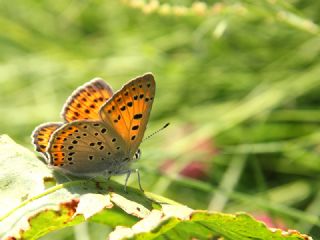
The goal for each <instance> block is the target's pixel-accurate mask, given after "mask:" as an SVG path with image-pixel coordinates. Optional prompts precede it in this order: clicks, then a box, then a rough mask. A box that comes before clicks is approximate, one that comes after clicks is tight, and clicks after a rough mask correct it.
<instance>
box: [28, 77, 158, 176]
mask: <svg viewBox="0 0 320 240" xmlns="http://www.w3.org/2000/svg"><path fill="white" fill-rule="evenodd" d="M154 95H155V81H154V78H153V76H152V74H145V75H143V76H141V77H138V78H135V79H133V80H131V81H129V82H128V83H127V84H125V85H124V86H123V87H122V88H121V89H120V90H119V91H118V92H116V93H115V94H113V93H112V90H111V88H110V87H109V86H108V85H107V84H106V83H104V82H103V81H102V80H101V79H96V80H92V81H91V82H89V83H87V84H85V85H84V86H82V87H80V88H78V89H77V90H76V91H75V92H74V93H73V94H72V95H71V97H69V99H68V100H67V103H66V104H65V106H64V108H63V112H62V117H63V118H64V119H65V122H64V123H47V124H43V125H40V126H39V127H38V128H36V129H35V130H34V132H33V142H34V144H35V145H36V150H37V151H39V152H41V153H43V154H44V155H45V157H46V159H47V161H48V164H49V165H50V166H52V167H53V168H54V169H58V170H61V171H62V172H65V173H68V174H72V175H76V176H85V177H93V176H97V175H104V176H110V175H116V174H122V173H126V172H128V171H130V165H131V163H132V162H133V161H134V160H135V159H137V157H138V156H139V155H140V150H139V149H138V147H139V145H140V143H141V141H142V138H143V135H144V132H145V129H146V125H147V122H148V118H149V115H150V111H151V107H152V102H153V98H154Z"/></svg>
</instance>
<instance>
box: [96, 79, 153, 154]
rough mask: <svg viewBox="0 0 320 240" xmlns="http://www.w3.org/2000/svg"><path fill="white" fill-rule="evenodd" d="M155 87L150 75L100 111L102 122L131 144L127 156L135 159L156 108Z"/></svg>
mask: <svg viewBox="0 0 320 240" xmlns="http://www.w3.org/2000/svg"><path fill="white" fill-rule="evenodd" d="M155 87H156V83H155V81H154V77H153V75H152V74H151V73H147V74H145V75H143V76H141V77H137V78H135V79H133V80H131V81H130V82H128V83H127V84H126V85H124V86H123V87H122V88H121V89H120V90H119V91H118V92H116V93H115V94H114V95H113V96H112V98H111V99H110V100H109V101H108V102H106V103H105V104H104V105H103V106H102V107H101V109H100V117H101V119H102V120H103V122H104V123H105V124H106V125H107V126H109V127H110V129H114V130H115V131H116V132H117V134H119V135H120V136H121V137H122V138H123V140H124V142H125V143H127V144H128V145H127V152H128V153H129V156H131V157H132V156H133V155H134V154H135V153H136V151H137V149H138V147H139V145H140V143H141V141H142V138H143V135H144V132H145V129H146V126H147V123H148V119H149V115H150V111H151V108H152V103H153V98H154V95H155Z"/></svg>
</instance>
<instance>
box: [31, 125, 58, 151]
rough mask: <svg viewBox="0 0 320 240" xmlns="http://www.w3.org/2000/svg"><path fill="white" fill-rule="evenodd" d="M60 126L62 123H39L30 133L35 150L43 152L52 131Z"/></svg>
mask: <svg viewBox="0 0 320 240" xmlns="http://www.w3.org/2000/svg"><path fill="white" fill-rule="evenodd" d="M61 126H62V123H44V124H41V125H39V126H38V127H37V128H36V129H35V130H34V131H33V133H32V140H33V141H32V142H33V143H34V145H35V146H36V150H37V151H38V152H41V153H45V152H46V150H47V146H48V143H49V140H50V137H51V135H52V133H53V132H54V131H55V130H57V129H58V128H59V127H61Z"/></svg>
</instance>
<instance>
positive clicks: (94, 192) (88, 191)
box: [0, 136, 310, 240]
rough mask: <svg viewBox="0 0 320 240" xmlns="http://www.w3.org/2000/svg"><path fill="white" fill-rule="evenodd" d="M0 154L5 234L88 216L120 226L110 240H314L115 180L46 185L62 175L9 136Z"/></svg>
mask: <svg viewBox="0 0 320 240" xmlns="http://www.w3.org/2000/svg"><path fill="white" fill-rule="evenodd" d="M0 156H1V160H2V161H1V165H0V167H1V169H2V172H3V173H4V175H3V177H2V178H0V180H1V181H0V182H1V183H5V184H1V185H0V189H1V198H0V199H1V200H2V202H1V209H0V221H1V227H0V236H1V239H38V238H39V237H41V236H43V235H44V234H48V233H50V232H51V231H54V230H57V229H61V228H65V227H68V226H73V225H75V224H79V223H80V222H83V221H92V222H97V223H100V224H106V225H108V226H111V227H114V228H115V227H116V229H115V231H113V232H111V233H110V236H109V239H111V240H118V239H119V240H120V239H167V238H170V239H189V238H195V237H196V238H198V239H209V238H212V237H225V238H227V239H230V240H232V239H235V240H236V239H237V240H238V239H244V240H245V239H252V238H255V239H279V240H282V239H283V240H286V239H288V240H299V239H301V240H302V239H310V238H308V236H306V235H302V234H300V233H298V232H296V231H291V232H289V233H287V232H284V231H282V230H279V229H278V230H273V231H271V229H268V228H266V226H265V225H264V224H262V223H259V222H257V221H255V220H254V219H253V218H251V217H250V216H248V215H245V214H239V215H231V214H222V213H214V212H207V211H199V210H198V211H195V210H192V209H190V208H188V207H186V206H183V205H180V204H177V203H175V202H174V201H172V200H169V199H165V198H163V197H160V196H157V195H154V194H152V193H148V192H146V193H144V194H143V193H142V192H139V191H137V190H134V189H130V191H129V192H128V193H126V192H125V191H123V186H122V185H119V184H117V183H115V182H112V181H108V182H99V181H94V180H78V181H68V182H64V183H61V184H55V185H54V186H53V187H51V188H48V189H45V187H46V183H48V181H51V182H54V181H56V180H57V179H58V178H55V177H54V176H53V175H52V172H51V171H50V170H49V169H48V168H45V166H44V164H43V163H42V162H40V161H38V159H37V158H36V157H35V156H34V155H33V154H32V153H31V152H30V151H28V150H26V149H24V148H23V147H21V146H19V145H17V144H15V143H14V142H13V141H12V140H11V139H10V138H8V137H7V136H0ZM17 165H18V167H17V168H13V167H12V166H17ZM45 175H46V176H45ZM44 176H45V177H44ZM8 180H9V181H8ZM139 218H142V220H140V221H138V219H139Z"/></svg>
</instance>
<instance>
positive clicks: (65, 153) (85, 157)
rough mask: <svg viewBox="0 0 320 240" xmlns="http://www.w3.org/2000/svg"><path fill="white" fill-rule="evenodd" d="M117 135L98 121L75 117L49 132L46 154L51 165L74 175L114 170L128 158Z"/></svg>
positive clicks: (120, 167)
mask: <svg viewBox="0 0 320 240" xmlns="http://www.w3.org/2000/svg"><path fill="white" fill-rule="evenodd" d="M123 146H124V143H123V140H122V139H121V137H120V136H118V135H117V134H114V133H113V132H112V130H110V129H109V128H108V126H105V124H104V123H103V122H101V121H89V120H87V121H85V120H81V121H74V122H71V123H67V124H65V125H63V126H62V127H61V128H59V129H58V130H57V131H55V133H54V134H53V135H52V137H51V139H50V142H49V147H48V157H49V163H50V165H53V166H55V167H58V168H59V169H62V170H64V171H66V172H69V173H71V174H73V175H79V176H90V175H91V174H94V173H97V172H102V171H105V170H107V171H110V172H109V174H114V173H116V172H117V171H118V170H121V169H122V168H123V167H126V165H127V164H128V162H129V158H128V157H127V156H126V153H125V151H124V150H125V149H124V147H123Z"/></svg>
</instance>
